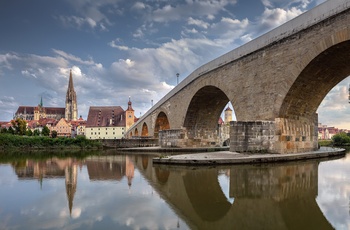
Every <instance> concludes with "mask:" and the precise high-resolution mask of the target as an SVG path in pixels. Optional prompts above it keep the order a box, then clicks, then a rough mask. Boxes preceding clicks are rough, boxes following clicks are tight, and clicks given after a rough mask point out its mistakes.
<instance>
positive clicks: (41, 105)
mask: <svg viewBox="0 0 350 230" xmlns="http://www.w3.org/2000/svg"><path fill="white" fill-rule="evenodd" d="M39 105H40V107H43V96H41V97H40V104H39Z"/></svg>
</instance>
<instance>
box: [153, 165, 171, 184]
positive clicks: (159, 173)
mask: <svg viewBox="0 0 350 230" xmlns="http://www.w3.org/2000/svg"><path fill="white" fill-rule="evenodd" d="M155 173H156V177H157V180H158V182H159V183H160V184H165V183H166V182H167V181H168V178H169V175H170V171H169V170H168V169H164V168H159V167H157V168H155Z"/></svg>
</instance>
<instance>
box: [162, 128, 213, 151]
mask: <svg viewBox="0 0 350 230" xmlns="http://www.w3.org/2000/svg"><path fill="white" fill-rule="evenodd" d="M159 146H160V147H162V148H198V147H217V146H219V139H218V138H216V137H213V138H208V137H206V138H204V137H198V138H188V134H187V131H186V129H167V130H161V131H159Z"/></svg>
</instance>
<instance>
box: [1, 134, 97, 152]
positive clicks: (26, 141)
mask: <svg viewBox="0 0 350 230" xmlns="http://www.w3.org/2000/svg"><path fill="white" fill-rule="evenodd" d="M102 147H103V146H102V144H101V143H100V142H99V141H95V140H88V139H86V138H85V137H83V136H79V137H76V138H68V137H56V138H51V137H45V136H34V137H28V136H17V135H9V134H2V135H0V150H1V151H5V150H13V149H19V150H37V149H47V150H50V149H100V148H102Z"/></svg>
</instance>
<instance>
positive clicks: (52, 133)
mask: <svg viewBox="0 0 350 230" xmlns="http://www.w3.org/2000/svg"><path fill="white" fill-rule="evenodd" d="M51 137H52V138H56V137H57V131H56V130H52V132H51Z"/></svg>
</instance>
